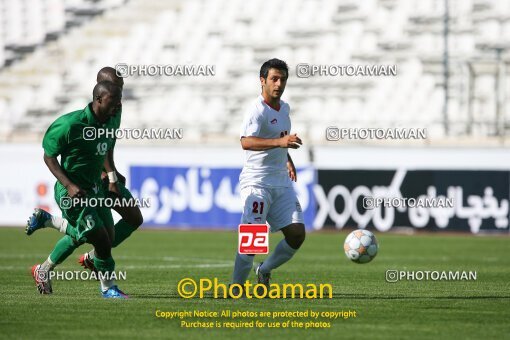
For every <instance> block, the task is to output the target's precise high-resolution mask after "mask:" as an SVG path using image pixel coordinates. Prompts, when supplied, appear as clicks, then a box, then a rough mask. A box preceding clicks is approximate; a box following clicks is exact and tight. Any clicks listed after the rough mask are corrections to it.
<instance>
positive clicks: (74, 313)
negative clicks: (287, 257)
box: [0, 228, 510, 339]
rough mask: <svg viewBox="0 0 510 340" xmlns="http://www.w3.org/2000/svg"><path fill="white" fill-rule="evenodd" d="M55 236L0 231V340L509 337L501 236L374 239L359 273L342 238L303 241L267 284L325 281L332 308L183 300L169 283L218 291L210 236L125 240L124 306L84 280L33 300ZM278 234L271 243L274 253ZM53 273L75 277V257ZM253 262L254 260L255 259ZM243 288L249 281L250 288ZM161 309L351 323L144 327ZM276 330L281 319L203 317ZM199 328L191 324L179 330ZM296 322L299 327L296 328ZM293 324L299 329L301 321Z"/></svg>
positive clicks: (220, 247) (224, 247) (173, 234)
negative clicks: (420, 276) (408, 275)
mask: <svg viewBox="0 0 510 340" xmlns="http://www.w3.org/2000/svg"><path fill="white" fill-rule="evenodd" d="M59 236H60V235H59V234H58V233H57V232H56V231H54V230H41V231H38V232H36V233H35V234H34V235H32V236H30V237H28V236H26V235H25V234H24V233H23V231H22V229H20V228H0V240H1V243H2V247H1V249H0V268H1V271H0V287H1V292H0V298H1V304H0V305H1V318H0V337H2V338H26V339H34V338H39V339H46V338H47V339H58V338H76V339H80V338H92V337H94V338H100V339H116V338H124V339H128V338H147V339H156V338H166V339H190V338H197V339H198V338H200V339H202V338H204V336H206V337H218V338H220V337H221V338H232V339H255V338H256V339H265V338H270V339H286V338H290V339H300V338H304V339H328V338H330V339H341V338H365V339H379V338H381V339H382V338H391V339H395V338H396V339H399V338H435V339H479V338H483V339H501V338H504V337H508V336H509V334H510V323H509V322H508V320H510V256H509V254H510V238H509V237H508V236H499V237H495V236H487V237H474V236H470V235H455V236H452V235H440V234H437V235H415V236H403V235H395V234H381V233H376V236H377V238H378V240H379V243H380V249H379V254H378V255H377V257H376V258H375V260H374V261H372V262H371V263H369V264H364V265H359V264H355V263H352V262H350V261H349V260H348V259H347V258H346V257H345V255H344V254H343V249H342V245H343V240H344V239H345V236H346V232H336V233H335V232H328V233H310V234H308V235H307V239H306V241H305V243H304V244H303V247H302V249H301V250H300V251H299V252H298V253H297V255H296V256H295V257H294V258H293V259H292V260H291V262H289V263H287V264H285V265H284V266H282V267H281V268H279V269H277V270H275V271H274V272H273V282H275V283H303V284H305V283H317V284H319V283H330V284H332V285H333V289H334V297H333V299H316V300H307V299H280V300H270V299H264V300H257V299H239V300H232V299H228V300H225V299H213V298H211V297H210V296H208V297H207V298H205V299H198V298H194V299H183V298H181V297H179V296H178V295H177V290H176V287H177V282H178V281H179V280H180V279H183V278H186V277H191V278H194V279H197V280H198V279H199V278H201V277H203V278H214V277H217V278H218V279H219V280H220V281H221V282H223V283H227V282H228V280H229V278H230V275H231V271H232V264H233V258H234V254H235V251H236V242H237V234H236V233H235V232H221V231H190V232H186V231H162V230H142V231H137V232H135V233H134V234H133V235H132V236H131V238H130V239H128V240H127V241H126V242H125V243H124V244H122V245H121V246H120V247H119V248H117V249H115V250H114V258H115V259H116V263H117V270H125V271H126V272H127V280H126V281H123V282H119V286H120V288H121V289H123V290H124V291H125V292H127V293H128V294H130V296H131V299H129V300H120V301H119V300H111V299H109V300H105V299H102V298H101V297H100V295H99V283H98V282H96V281H56V282H54V283H53V291H54V293H53V295H51V296H42V295H39V293H38V292H37V291H36V288H35V285H34V283H33V281H32V278H31V277H30V276H29V268H30V266H31V265H33V264H35V263H40V262H42V261H43V260H44V259H45V258H46V256H47V255H48V253H49V252H50V250H51V249H52V247H53V245H54V243H55V241H56V240H57V239H58V237H59ZM280 238H281V235H280V234H277V235H271V249H274V246H275V245H276V243H277V242H278V241H279V240H280ZM85 250H89V246H88V245H84V246H82V247H81V248H80V251H79V252H78V251H77V252H76V253H75V254H73V255H71V257H70V258H69V259H68V260H67V261H66V262H65V263H64V264H62V265H61V266H60V267H58V269H59V270H80V267H79V266H78V264H77V258H78V255H79V254H80V253H82V252H84V251H85ZM262 258H263V256H257V257H256V262H257V261H259V260H261V259H262ZM389 269H397V270H439V271H441V270H447V271H450V270H451V271H457V270H466V271H476V272H477V280H476V281H402V282H397V283H387V282H386V281H385V271H386V270H389ZM254 279H255V277H254V274H253V273H252V274H251V276H250V280H251V281H253V280H254ZM156 310H162V311H194V310H201V311H218V312H220V311H222V310H231V311H254V312H259V313H260V312H266V311H270V312H272V311H306V310H313V311H342V310H344V311H346V310H355V311H356V312H357V317H356V318H349V319H337V320H333V321H328V320H325V319H321V320H322V321H328V322H330V328H323V329H315V328H314V329H307V330H305V329H301V328H285V329H284V328H278V329H276V328H248V329H246V328H242V329H226V328H216V329H208V330H204V329H190V328H182V327H181V325H180V320H178V319H161V318H156V316H155V312H156ZM257 319H258V320H261V321H265V322H278V321H285V320H289V319H288V318H285V319H275V320H272V319H261V318H244V319H235V320H227V319H225V318H224V319H213V320H212V321H220V322H223V321H230V322H232V321H234V322H236V321H252V320H257ZM194 320H201V321H211V320H210V319H197V318H192V319H188V321H194ZM306 320H309V318H308V319H306ZM306 320H300V321H306Z"/></svg>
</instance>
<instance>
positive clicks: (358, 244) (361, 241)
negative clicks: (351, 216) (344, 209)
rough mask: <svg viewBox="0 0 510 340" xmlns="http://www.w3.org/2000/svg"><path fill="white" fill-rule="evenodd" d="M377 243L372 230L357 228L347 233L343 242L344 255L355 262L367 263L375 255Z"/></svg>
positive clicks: (377, 247)
mask: <svg viewBox="0 0 510 340" xmlns="http://www.w3.org/2000/svg"><path fill="white" fill-rule="evenodd" d="M378 249H379V244H378V243H377V240H376V239H375V236H374V234H373V233H372V232H370V231H368V230H363V229H358V230H354V231H353V232H352V233H350V234H349V235H347V238H346V239H345V242H344V251H345V255H346V256H347V257H348V258H349V260H352V261H353V262H356V263H368V262H370V261H372V260H373V259H374V257H375V256H376V255H377V250H378Z"/></svg>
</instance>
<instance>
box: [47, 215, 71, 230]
mask: <svg viewBox="0 0 510 340" xmlns="http://www.w3.org/2000/svg"><path fill="white" fill-rule="evenodd" d="M44 226H45V227H46V228H53V229H57V230H58V231H60V232H61V233H62V234H65V233H66V229H67V220H66V219H64V218H62V217H58V216H53V215H51V218H50V219H49V220H47V221H46V223H44Z"/></svg>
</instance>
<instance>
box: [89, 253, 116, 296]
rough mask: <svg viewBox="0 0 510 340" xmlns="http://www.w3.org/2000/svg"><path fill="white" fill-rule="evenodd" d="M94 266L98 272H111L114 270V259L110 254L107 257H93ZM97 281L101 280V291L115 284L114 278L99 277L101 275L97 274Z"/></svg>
mask: <svg viewBox="0 0 510 340" xmlns="http://www.w3.org/2000/svg"><path fill="white" fill-rule="evenodd" d="M94 267H96V269H97V271H98V272H100V273H113V271H114V270H115V261H114V260H113V257H111V256H110V257H109V258H107V259H98V258H97V257H95V258H94ZM99 281H100V282H101V291H102V292H105V291H107V290H108V289H109V288H110V287H112V286H113V285H115V280H113V279H111V277H109V278H108V277H104V278H101V276H99Z"/></svg>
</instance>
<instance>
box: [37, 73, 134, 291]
mask: <svg viewBox="0 0 510 340" xmlns="http://www.w3.org/2000/svg"><path fill="white" fill-rule="evenodd" d="M121 98H122V89H121V88H120V87H119V86H117V85H115V84H114V83H112V82H109V81H101V82H99V83H97V84H96V86H95V87H94V91H93V102H92V103H90V104H89V105H87V107H85V109H83V110H78V111H74V112H71V113H68V114H66V115H63V116H61V117H59V118H58V119H57V120H56V121H55V122H53V124H51V126H50V127H49V128H48V130H47V131H46V134H45V135H44V138H43V149H44V162H45V163H46V165H47V166H48V168H49V169H50V171H51V173H52V174H53V175H54V176H55V177H56V178H57V182H56V183H55V188H54V189H55V200H56V201H57V203H58V204H59V207H60V208H61V210H62V215H63V217H64V219H65V220H66V221H67V222H68V223H67V226H66V234H67V236H69V237H70V238H71V240H72V241H73V243H74V244H76V245H79V244H82V243H85V242H88V243H91V244H92V245H93V246H94V249H95V255H96V256H95V258H94V260H93V261H94V267H95V268H96V270H97V271H98V272H100V273H102V274H104V276H103V275H100V278H101V279H100V281H101V292H102V295H103V297H106V298H126V297H127V295H126V294H124V293H123V292H122V291H121V290H120V289H119V288H118V287H117V286H116V285H115V282H114V280H111V279H109V275H108V273H113V272H114V270H115V261H114V260H113V258H112V256H111V247H112V239H113V217H112V215H111V211H110V209H109V208H107V207H102V206H92V205H91V206H89V205H87V204H86V201H85V200H88V201H91V200H92V199H100V198H104V197H105V190H104V189H103V186H102V183H101V171H102V169H103V165H104V163H105V156H106V154H107V153H108V151H109V150H111V149H112V148H113V146H114V138H113V137H112V136H111V135H108V134H105V135H99V134H98V135H97V138H93V139H87V138H85V136H86V133H85V131H87V129H88V131H90V129H100V128H103V129H112V130H114V129H115V128H116V127H115V120H114V119H113V120H112V119H111V118H112V117H114V116H115V115H116V114H117V113H118V112H119V111H120V108H121ZM59 155H60V156H61V162H60V164H59V162H58V160H57V156H59ZM69 199H73V202H75V200H77V199H81V200H82V201H85V204H83V202H81V204H79V205H76V204H68V203H69ZM64 202H66V204H64ZM61 241H62V240H60V241H59V243H60V242H61ZM59 243H57V245H56V247H55V250H57V248H59ZM55 250H54V252H55ZM73 250H74V249H73ZM51 267H52V263H51V262H50V261H48V260H47V261H45V262H44V263H43V264H41V265H35V266H34V267H33V268H32V274H33V276H34V279H35V281H36V285H37V288H38V290H39V292H40V293H42V294H49V293H51V292H52V289H51V283H50V281H49V276H48V275H47V274H48V273H49V271H50V270H52V268H51ZM110 277H111V276H110Z"/></svg>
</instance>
